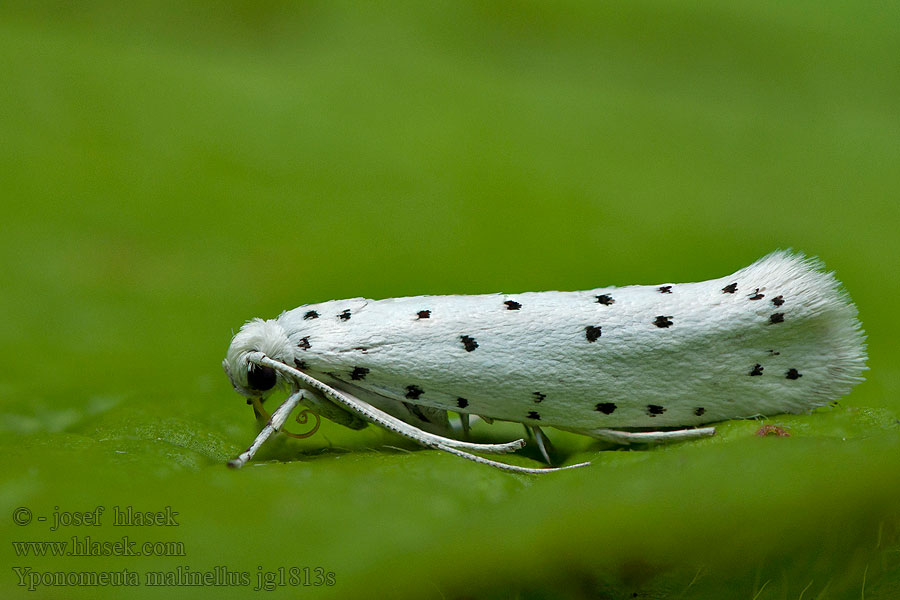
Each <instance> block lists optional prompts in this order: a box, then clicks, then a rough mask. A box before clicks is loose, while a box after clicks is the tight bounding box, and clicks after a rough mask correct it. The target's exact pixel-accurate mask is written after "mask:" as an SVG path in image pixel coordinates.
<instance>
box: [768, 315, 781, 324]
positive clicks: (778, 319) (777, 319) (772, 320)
mask: <svg viewBox="0 0 900 600" xmlns="http://www.w3.org/2000/svg"><path fill="white" fill-rule="evenodd" d="M769 323H784V313H775V314H773V315H772V316H771V317H769Z"/></svg>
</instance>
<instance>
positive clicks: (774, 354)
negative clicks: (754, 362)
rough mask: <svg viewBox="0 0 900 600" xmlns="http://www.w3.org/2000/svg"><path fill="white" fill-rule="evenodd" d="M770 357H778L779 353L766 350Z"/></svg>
mask: <svg viewBox="0 0 900 600" xmlns="http://www.w3.org/2000/svg"><path fill="white" fill-rule="evenodd" d="M766 352H768V353H769V354H770V355H771V356H778V355H779V354H781V352H775V351H774V350H766Z"/></svg>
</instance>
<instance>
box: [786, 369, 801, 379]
mask: <svg viewBox="0 0 900 600" xmlns="http://www.w3.org/2000/svg"><path fill="white" fill-rule="evenodd" d="M785 377H787V378H788V379H800V378H801V377H803V374H802V373H800V372H799V371H798V370H797V369H788V372H787V373H786V374H785Z"/></svg>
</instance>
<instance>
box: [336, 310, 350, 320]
mask: <svg viewBox="0 0 900 600" xmlns="http://www.w3.org/2000/svg"><path fill="white" fill-rule="evenodd" d="M338 319H340V320H341V321H349V320H350V309H349V308H348V309H347V310H345V311H344V312H342V313H340V314H339V315H338Z"/></svg>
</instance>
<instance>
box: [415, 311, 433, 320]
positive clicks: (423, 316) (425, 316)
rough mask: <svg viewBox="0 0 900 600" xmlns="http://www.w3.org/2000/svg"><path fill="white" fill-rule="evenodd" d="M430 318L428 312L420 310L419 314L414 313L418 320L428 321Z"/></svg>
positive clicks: (429, 312)
mask: <svg viewBox="0 0 900 600" xmlns="http://www.w3.org/2000/svg"><path fill="white" fill-rule="evenodd" d="M430 317H431V311H430V310H420V311H419V312H417V313H416V318H418V319H428V318H430Z"/></svg>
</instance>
